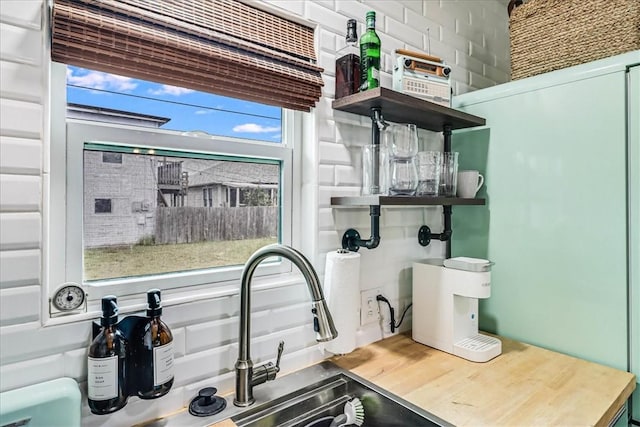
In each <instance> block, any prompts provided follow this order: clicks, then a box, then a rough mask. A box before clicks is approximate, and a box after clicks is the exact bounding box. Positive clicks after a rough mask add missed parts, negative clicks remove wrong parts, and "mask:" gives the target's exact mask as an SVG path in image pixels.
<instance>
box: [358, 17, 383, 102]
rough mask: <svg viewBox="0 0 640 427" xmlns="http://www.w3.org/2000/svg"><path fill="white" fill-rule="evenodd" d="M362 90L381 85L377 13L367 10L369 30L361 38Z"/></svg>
mask: <svg viewBox="0 0 640 427" xmlns="http://www.w3.org/2000/svg"><path fill="white" fill-rule="evenodd" d="M360 82H361V85H360V91H363V90H367V89H373V88H376V87H378V86H380V37H378V34H376V13H375V12H373V11H371V12H367V31H366V32H365V33H364V34H363V35H362V37H361V38H360Z"/></svg>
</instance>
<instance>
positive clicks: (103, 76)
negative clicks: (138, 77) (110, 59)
mask: <svg viewBox="0 0 640 427" xmlns="http://www.w3.org/2000/svg"><path fill="white" fill-rule="evenodd" d="M67 83H68V84H72V85H77V86H83V87H88V88H91V89H101V90H113V91H117V92H128V91H132V90H134V89H135V88H136V87H137V86H138V84H137V83H135V81H134V80H133V79H132V78H130V77H123V76H118V75H116V74H107V73H103V72H100V71H89V72H86V73H83V72H82V71H78V70H76V73H75V74H74V72H73V70H71V69H69V68H67Z"/></svg>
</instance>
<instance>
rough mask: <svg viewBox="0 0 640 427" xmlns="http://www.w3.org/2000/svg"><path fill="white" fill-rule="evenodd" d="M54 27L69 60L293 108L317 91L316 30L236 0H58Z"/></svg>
mask: <svg viewBox="0 0 640 427" xmlns="http://www.w3.org/2000/svg"><path fill="white" fill-rule="evenodd" d="M154 6H155V9H153V10H151V8H152V7H154ZM265 19H268V20H269V22H266V21H264V20H265ZM272 21H273V22H277V23H278V25H275V24H273V22H272ZM260 22H262V24H260ZM269 25H271V27H270V28H271V31H272V32H273V31H274V29H276V31H279V32H280V37H275V33H272V34H271V35H269V34H252V33H251V31H252V28H255V29H256V31H254V33H265V30H264V28H263V26H267V27H269ZM258 30H259V31H258ZM289 30H291V31H292V32H293V33H295V34H296V35H295V36H291V37H289V36H285V35H284V34H283V33H282V31H289ZM52 32H53V37H52V39H53V43H52V54H51V55H52V59H53V60H54V61H58V62H63V63H67V64H70V65H76V66H81V67H86V68H91V69H95V70H99V71H104V72H109V73H114V74H121V75H126V76H130V77H135V78H141V79H145V80H151V81H156V82H159V83H165V84H171V85H174V86H182V87H185V88H190V89H196V90H201V91H206V92H211V93H216V94H220V95H224V96H231V97H236V98H241V99H246V100H250V101H255V102H261V103H265V104H269V105H277V106H281V107H284V108H291V109H296V110H306V111H308V110H309V109H310V108H311V107H313V106H314V105H315V103H316V102H317V100H318V99H319V98H320V95H321V87H322V85H323V82H322V77H321V75H320V73H321V71H322V69H321V68H319V67H317V66H316V65H315V58H314V57H313V30H312V29H309V28H307V27H304V26H302V25H299V24H297V23H293V22H291V21H288V20H285V19H282V18H279V17H276V16H274V15H271V14H268V13H266V12H263V11H259V10H257V9H255V8H252V7H250V6H247V5H246V4H244V3H240V2H238V1H237V0H163V1H161V2H154V1H150V0H122V1H115V0H103V1H101V2H96V1H95V0H56V2H55V4H54V10H53V28H52ZM230 32H231V33H233V34H230ZM266 33H268V31H267V32H266ZM251 36H255V39H256V40H259V43H255V42H252V41H251V40H247V37H251ZM294 37H297V39H298V42H296V43H293V44H292V43H291V41H290V40H288V39H291V38H294ZM285 39H286V40H285ZM266 43H273V44H274V46H266V45H265V44H266ZM295 44H298V45H299V46H297V47H296V46H293V45H295ZM282 49H291V50H290V51H283V50H282ZM309 55H311V57H309Z"/></svg>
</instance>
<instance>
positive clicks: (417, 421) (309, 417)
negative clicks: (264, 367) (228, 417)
mask: <svg viewBox="0 0 640 427" xmlns="http://www.w3.org/2000/svg"><path fill="white" fill-rule="evenodd" d="M311 368H316V369H311ZM311 368H307V370H308V372H305V371H307V370H302V371H300V372H298V373H296V375H298V376H306V375H308V376H309V382H308V385H306V386H304V387H301V388H299V389H296V390H295V391H292V392H290V393H288V394H286V395H284V396H281V397H279V398H277V399H274V400H271V401H269V402H266V403H263V404H260V405H256V406H255V407H252V408H250V409H248V410H246V411H244V412H242V413H240V414H238V415H236V416H234V417H232V420H233V421H234V422H235V423H236V424H237V425H238V426H239V427H275V426H279V427H328V426H329V424H331V420H332V419H333V417H335V416H337V415H340V414H342V412H343V408H344V404H345V403H346V402H347V401H348V400H350V399H352V398H354V397H358V398H359V399H360V400H361V401H362V404H363V406H364V426H370V427H377V426H385V427H393V426H415V427H420V426H448V425H450V424H449V423H446V422H445V421H443V420H441V419H439V418H437V417H435V416H434V415H432V414H430V413H428V412H426V411H424V410H422V409H420V408H418V407H417V406H415V405H412V404H411V403H409V402H407V401H405V400H403V399H401V398H399V397H398V396H395V395H393V394H392V393H389V392H388V391H386V390H384V389H382V388H380V387H378V386H376V385H375V384H372V383H370V382H369V381H366V380H365V379H363V378H360V377H358V376H356V375H354V374H352V373H350V372H348V371H344V370H342V369H340V368H339V367H337V366H336V365H334V364H333V363H330V362H323V363H321V364H319V365H316V366H314V367H311ZM317 368H320V369H321V371H320V372H321V375H320V376H322V377H325V378H324V379H320V380H319V378H317V377H316V375H317V371H318V369H317ZM328 374H330V375H329V376H327V375H328ZM286 378H287V377H283V378H282V379H281V380H285V379H286Z"/></svg>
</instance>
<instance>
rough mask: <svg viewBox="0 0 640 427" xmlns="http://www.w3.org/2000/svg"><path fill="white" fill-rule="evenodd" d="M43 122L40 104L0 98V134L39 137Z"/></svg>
mask: <svg viewBox="0 0 640 427" xmlns="http://www.w3.org/2000/svg"><path fill="white" fill-rule="evenodd" d="M43 124H44V122H43V119H42V106H41V105H39V104H35V103H31V102H22V101H15V100H12V99H5V98H2V99H0V135H5V136H16V137H20V138H33V139H40V138H41V135H42V125H43Z"/></svg>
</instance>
